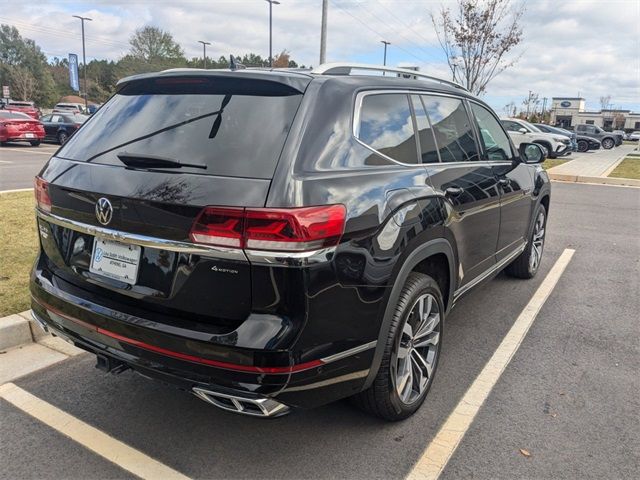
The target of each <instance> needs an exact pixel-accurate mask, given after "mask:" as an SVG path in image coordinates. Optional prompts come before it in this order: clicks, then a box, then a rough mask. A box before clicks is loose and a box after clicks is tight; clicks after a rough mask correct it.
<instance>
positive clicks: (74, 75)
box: [69, 53, 80, 92]
mask: <svg viewBox="0 0 640 480" xmlns="http://www.w3.org/2000/svg"><path fill="white" fill-rule="evenodd" d="M69 85H71V88H72V89H74V90H75V91H76V92H79V91H80V83H79V81H78V55H76V54H75V53H70V54H69Z"/></svg>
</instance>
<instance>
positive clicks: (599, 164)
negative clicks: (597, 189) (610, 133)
mask: <svg viewBox="0 0 640 480" xmlns="http://www.w3.org/2000/svg"><path fill="white" fill-rule="evenodd" d="M634 148H635V146H634V145H620V146H619V147H616V148H612V149H611V150H596V151H591V152H584V153H574V154H573V155H572V157H576V158H575V159H574V160H570V161H568V162H567V163H563V164H562V165H558V166H557V167H554V168H551V169H549V170H548V172H547V173H548V174H549V178H551V179H552V180H563V181H569V182H587V183H607V184H612V185H633V186H640V180H633V179H624V178H609V177H607V175H609V173H611V171H612V170H613V169H614V168H615V167H616V166H617V165H618V163H620V161H621V160H622V159H623V158H624V157H625V156H627V155H628V154H629V153H631V152H633V150H634Z"/></svg>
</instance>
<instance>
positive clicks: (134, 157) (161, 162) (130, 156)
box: [116, 152, 207, 170]
mask: <svg viewBox="0 0 640 480" xmlns="http://www.w3.org/2000/svg"><path fill="white" fill-rule="evenodd" d="M116 156H117V157H118V158H119V159H120V161H121V162H122V163H124V164H125V165H126V166H127V167H132V168H182V167H191V168H202V169H203V170H206V168H207V166H206V165H204V164H202V163H180V162H178V161H177V160H173V159H171V158H166V157H159V156H156V155H139V154H137V153H127V152H120V153H118V154H117V155H116Z"/></svg>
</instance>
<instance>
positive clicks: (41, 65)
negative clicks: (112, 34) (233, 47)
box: [0, 24, 304, 108]
mask: <svg viewBox="0 0 640 480" xmlns="http://www.w3.org/2000/svg"><path fill="white" fill-rule="evenodd" d="M129 45H130V49H129V51H128V52H127V54H126V55H124V56H123V57H122V58H120V59H119V60H117V61H113V60H91V61H90V62H87V97H88V99H89V101H90V102H93V103H102V102H104V101H105V100H106V99H107V98H109V96H111V95H112V94H113V92H114V91H115V87H116V83H117V81H118V80H119V79H120V78H123V77H126V76H129V75H135V74H138V73H146V72H154V71H158V70H165V69H168V68H181V67H182V68H184V67H189V68H203V67H204V60H203V58H202V57H193V58H191V59H188V58H186V56H185V54H184V50H183V49H182V47H181V46H180V45H179V44H178V43H177V42H176V41H175V40H174V39H173V36H172V35H171V34H170V33H169V32H167V31H164V30H162V29H160V28H157V27H153V26H145V27H142V28H140V29H139V30H137V31H136V32H135V33H134V34H133V35H132V36H131V38H130V39H129ZM234 56H235V57H236V58H237V59H238V60H239V61H240V63H242V64H244V65H246V66H248V67H268V66H269V59H268V58H264V57H262V56H260V55H257V54H255V53H247V54H243V55H234ZM80 60H81V59H80ZM206 65H207V68H228V66H229V58H228V57H223V56H221V57H220V58H218V59H217V60H216V59H214V58H210V57H207V59H206ZM273 66H274V67H276V68H285V67H289V68H295V67H298V64H297V63H296V62H295V61H294V60H292V59H291V57H290V54H289V52H287V51H286V50H283V51H282V52H280V53H279V54H278V55H276V56H275V57H274V59H273ZM82 67H83V65H82V64H80V65H79V74H80V78H81V79H82V78H83V77H82V75H83V70H82ZM301 67H302V68H304V65H302V66H301ZM0 84H1V85H8V86H9V87H10V89H11V98H12V99H14V100H31V101H34V102H35V103H36V105H38V106H40V107H44V108H50V107H52V106H53V105H55V104H56V103H57V102H58V101H59V100H60V98H61V97H63V96H66V95H73V94H77V92H75V91H74V90H72V89H71V87H70V85H69V61H68V59H67V58H58V57H54V58H52V59H51V60H50V59H48V58H47V56H46V55H45V54H44V53H43V52H42V50H41V48H40V47H39V46H38V45H37V44H36V43H35V42H34V41H33V40H31V39H28V38H23V37H22V36H21V35H20V32H19V31H18V29H17V28H15V27H13V26H11V25H5V24H3V25H0ZM80 87H81V89H82V88H83V83H82V80H81V81H80Z"/></svg>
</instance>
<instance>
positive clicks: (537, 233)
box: [529, 210, 545, 272]
mask: <svg viewBox="0 0 640 480" xmlns="http://www.w3.org/2000/svg"><path fill="white" fill-rule="evenodd" d="M544 230H545V229H544V211H542V210H541V211H540V213H538V217H537V218H536V224H535V225H534V226H533V238H532V239H531V241H532V248H531V255H530V256H529V269H530V270H531V271H532V272H535V271H536V270H537V269H538V266H539V265H540V260H542V250H543V249H544V233H545V232H544Z"/></svg>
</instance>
